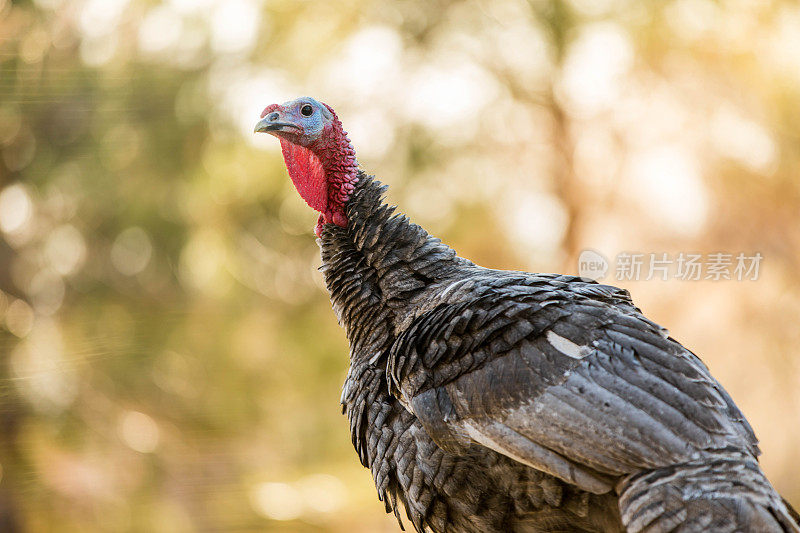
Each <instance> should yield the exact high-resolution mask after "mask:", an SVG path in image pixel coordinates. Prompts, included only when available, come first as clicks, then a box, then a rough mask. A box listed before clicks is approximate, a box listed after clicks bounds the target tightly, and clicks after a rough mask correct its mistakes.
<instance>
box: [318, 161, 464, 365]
mask: <svg viewBox="0 0 800 533" xmlns="http://www.w3.org/2000/svg"><path fill="white" fill-rule="evenodd" d="M386 189H387V187H386V186H385V185H382V184H381V183H380V182H379V181H376V180H375V179H373V177H372V176H368V175H366V174H364V173H363V172H361V171H359V173H358V183H356V186H355V189H354V190H353V192H352V194H351V195H350V199H349V200H348V202H347V205H346V214H347V218H348V220H349V222H348V224H347V226H346V227H339V226H336V225H334V224H325V227H324V229H323V232H322V236H321V238H320V239H319V240H318V243H319V244H320V247H321V249H322V267H321V268H320V270H322V271H323V272H324V274H325V283H326V285H327V287H328V292H329V293H330V297H331V303H332V304H333V310H334V312H335V313H336V316H337V318H338V320H339V323H340V324H341V325H342V326H343V327H344V329H345V331H346V333H347V338H348V340H349V341H350V354H351V359H352V362H353V363H356V362H363V361H370V362H377V360H378V359H379V358H382V355H385V352H386V351H387V350H388V349H389V347H390V346H391V343H392V342H393V340H394V337H395V332H396V331H397V330H398V327H399V326H400V325H401V324H402V323H404V322H405V321H407V319H408V317H410V316H413V315H414V313H415V310H416V309H418V308H420V307H421V306H422V305H423V302H424V300H425V295H426V293H427V292H428V290H429V289H430V288H431V287H433V286H436V285H438V284H440V283H444V282H446V281H448V280H450V279H452V278H453V277H454V275H455V274H456V271H457V270H458V268H459V267H460V266H462V265H465V264H471V263H470V262H469V261H466V260H464V259H461V258H458V257H457V256H456V253H455V251H454V250H453V249H451V248H450V247H448V246H447V245H445V244H442V242H441V241H440V240H439V239H437V238H434V237H431V236H430V235H429V234H428V232H426V231H425V230H424V229H422V228H421V227H420V226H418V225H416V224H412V223H411V222H410V221H409V220H408V218H407V217H405V216H403V215H395V214H394V211H395V207H394V206H389V205H387V204H386V203H385V202H384V201H383V195H384V193H385V192H386Z"/></svg>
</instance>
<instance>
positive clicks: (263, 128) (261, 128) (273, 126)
mask: <svg viewBox="0 0 800 533" xmlns="http://www.w3.org/2000/svg"><path fill="white" fill-rule="evenodd" d="M280 118H281V116H280V113H278V112H277V111H273V112H272V113H270V114H268V115H267V116H265V117H264V118H262V119H261V120H259V121H258V124H256V127H255V129H254V130H253V131H254V132H255V133H262V132H266V133H273V132H279V131H286V130H287V129H290V128H294V129H296V130H300V129H301V128H300V126H298V125H297V124H292V123H291V122H283V121H281V120H279V119H280Z"/></svg>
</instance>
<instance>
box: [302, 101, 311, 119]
mask: <svg viewBox="0 0 800 533" xmlns="http://www.w3.org/2000/svg"><path fill="white" fill-rule="evenodd" d="M312 113H314V108H313V107H311V106H310V105H308V104H306V105H304V106H303V107H301V108H300V114H302V115H303V116H304V117H310V116H311V114H312Z"/></svg>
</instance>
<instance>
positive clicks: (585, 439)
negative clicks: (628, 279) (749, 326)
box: [319, 173, 800, 533]
mask: <svg viewBox="0 0 800 533" xmlns="http://www.w3.org/2000/svg"><path fill="white" fill-rule="evenodd" d="M384 191H385V187H384V186H382V185H381V184H380V183H379V182H377V181H375V180H373V179H372V178H371V177H369V176H367V175H365V174H363V173H359V175H358V183H357V185H356V187H355V190H354V192H353V194H352V195H351V197H350V199H349V202H348V204H347V206H346V209H347V217H348V219H349V224H348V225H347V227H340V226H337V225H334V224H326V225H325V226H324V229H323V231H322V234H321V237H320V239H319V243H320V246H321V250H322V262H323V264H322V268H321V269H322V270H323V272H324V275H325V279H326V284H327V287H328V290H329V292H330V296H331V302H332V304H333V308H334V311H335V312H336V315H337V318H338V319H339V322H340V324H342V326H343V327H344V329H345V330H346V333H347V336H348V339H349V341H350V369H349V372H348V376H347V379H346V381H345V384H344V388H343V393H342V404H343V410H344V412H345V413H346V414H347V417H348V419H349V422H350V428H351V433H352V439H353V444H354V446H355V448H356V451H357V452H358V454H359V457H360V459H361V462H362V464H363V465H364V466H365V467H367V468H369V469H370V471H371V473H372V476H373V478H374V481H375V484H376V487H377V489H378V495H379V497H380V499H381V500H383V502H384V504H385V506H386V510H387V512H390V511H393V512H394V513H395V514H396V515H397V517H398V520H400V519H401V504H402V506H403V507H405V514H406V516H407V517H408V520H409V521H410V522H411V523H412V524H413V527H414V528H415V529H416V530H417V531H423V530H430V531H434V532H437V533H444V532H528V531H530V532H533V531H587V532H588V531H593V532H594V531H596V532H606V531H608V532H612V531H631V532H639V531H648V532H662V531H663V532H667V531H684V532H695V531H800V528H798V527H797V524H796V522H795V519H796V518H795V517H796V515H794V514H793V513H794V511H793V510H792V509H791V507H790V506H788V504H786V503H785V502H784V501H783V500H782V499H781V497H780V496H779V495H778V494H777V492H776V491H775V490H774V489H773V488H772V486H771V485H770V483H769V482H768V480H767V479H766V477H765V476H764V474H763V472H762V471H761V469H760V468H759V466H758V462H757V459H756V458H757V456H758V454H759V451H758V446H757V440H756V438H755V436H754V434H753V431H752V429H751V428H750V425H749V424H748V423H747V421H746V420H745V418H744V416H743V415H742V413H741V412H740V411H739V409H738V408H737V407H736V405H735V404H734V403H733V401H732V400H731V398H730V396H729V395H728V394H727V393H726V392H725V390H724V389H723V388H722V387H721V386H720V385H719V384H718V383H717V381H716V380H714V378H713V377H712V376H711V375H710V373H709V371H708V369H707V368H706V367H705V365H704V364H703V363H702V362H701V361H700V360H699V359H698V358H697V357H696V356H695V355H694V354H692V353H691V352H690V351H688V350H687V349H686V348H684V347H683V346H681V345H680V344H679V343H678V342H677V341H675V340H673V339H672V338H670V337H669V336H668V334H667V333H666V330H664V329H663V328H661V327H659V326H658V325H656V324H654V323H653V322H651V321H650V320H648V319H647V318H645V317H644V316H643V315H642V314H641V312H640V311H639V309H637V308H636V307H635V306H634V304H633V302H632V301H631V299H630V297H629V295H628V293H627V291H624V290H622V289H617V288H615V287H610V286H607V285H600V284H597V283H594V282H589V281H585V280H582V279H581V278H577V277H572V276H561V275H554V274H530V273H525V272H510V271H498V270H490V269H485V268H482V267H479V266H477V265H475V264H473V263H472V262H470V261H468V260H466V259H463V258H460V257H458V256H457V255H456V253H455V252H454V251H453V250H452V249H451V248H449V247H447V246H446V245H444V244H442V243H441V242H440V241H439V240H438V239H435V238H433V237H431V236H430V235H428V234H427V232H425V231H424V230H423V229H422V228H420V227H419V226H417V225H415V224H412V223H410V222H409V221H408V219H407V218H405V217H403V216H397V215H394V214H393V208H392V207H389V206H387V205H386V204H384V202H383V199H382V195H383V193H384Z"/></svg>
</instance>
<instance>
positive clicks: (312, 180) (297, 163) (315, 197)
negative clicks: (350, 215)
mask: <svg viewBox="0 0 800 533" xmlns="http://www.w3.org/2000/svg"><path fill="white" fill-rule="evenodd" d="M281 148H282V150H283V159H284V161H285V162H286V169H287V170H288V171H289V177H290V178H292V183H294V187H295V189H297V192H299V193H300V196H302V197H303V200H305V201H306V203H307V204H308V205H309V206H311V208H312V209H314V210H316V211H319V212H320V213H324V212H325V211H326V210H327V207H328V183H327V180H326V179H325V169H324V168H323V166H322V162H321V161H320V160H319V158H318V157H317V156H316V155H315V154H314V152H312V151H311V150H309V149H308V148H305V147H303V146H300V145H299V144H294V143H291V142H289V141H287V140H284V139H281Z"/></svg>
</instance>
